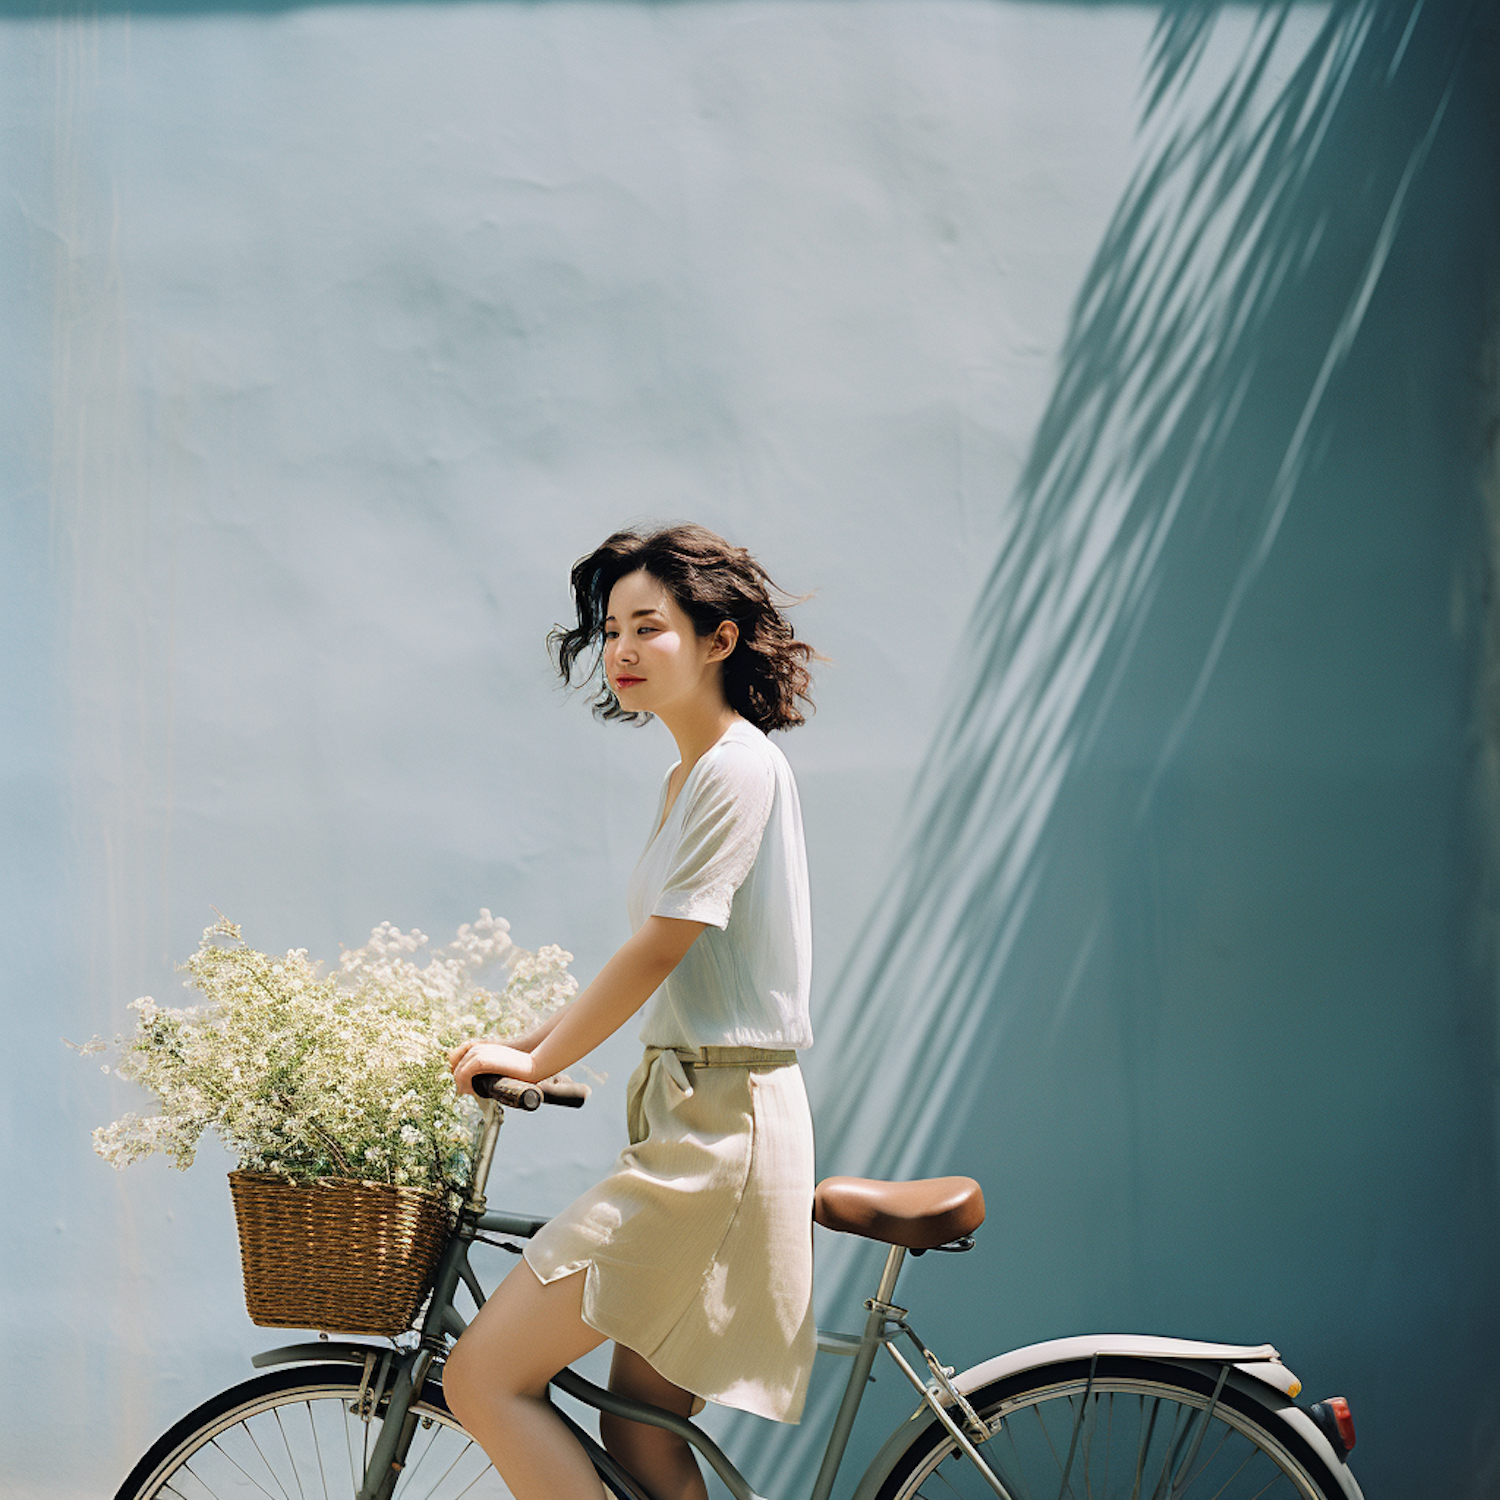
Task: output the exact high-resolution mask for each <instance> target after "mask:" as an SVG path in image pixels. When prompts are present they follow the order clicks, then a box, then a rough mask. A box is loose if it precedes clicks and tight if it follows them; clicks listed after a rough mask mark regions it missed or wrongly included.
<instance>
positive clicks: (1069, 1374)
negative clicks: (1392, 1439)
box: [878, 1356, 1344, 1500]
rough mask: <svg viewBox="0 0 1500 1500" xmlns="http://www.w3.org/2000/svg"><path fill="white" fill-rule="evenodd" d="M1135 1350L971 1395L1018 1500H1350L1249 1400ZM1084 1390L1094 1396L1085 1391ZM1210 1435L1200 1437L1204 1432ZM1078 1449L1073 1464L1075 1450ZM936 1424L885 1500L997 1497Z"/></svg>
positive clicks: (1029, 1373)
mask: <svg viewBox="0 0 1500 1500" xmlns="http://www.w3.org/2000/svg"><path fill="white" fill-rule="evenodd" d="M1213 1391H1214V1381H1213V1380H1211V1379H1208V1378H1207V1377H1205V1376H1201V1375H1199V1374H1198V1373H1197V1372H1195V1371H1193V1370H1188V1369H1183V1368H1182V1367H1180V1366H1176V1365H1169V1364H1165V1363H1162V1362H1160V1361H1157V1360H1147V1359H1136V1358H1130V1357H1127V1356H1111V1357H1107V1358H1100V1359H1099V1360H1098V1362H1097V1364H1095V1365H1094V1367H1093V1370H1092V1381H1091V1380H1090V1362H1089V1361H1088V1360H1079V1361H1073V1362H1069V1363H1067V1364H1061V1365H1050V1366H1046V1367H1044V1368H1042V1369H1038V1370H1026V1371H1023V1372H1022V1373H1020V1374H1018V1375H1013V1376H1010V1377H1008V1378H1007V1379H1005V1380H1000V1381H996V1382H994V1383H993V1384H991V1385H988V1386H984V1387H981V1388H980V1389H979V1390H978V1391H975V1392H972V1393H970V1395H969V1398H968V1399H969V1404H970V1405H971V1406H972V1407H973V1408H974V1410H975V1411H976V1412H977V1414H978V1415H979V1416H980V1418H981V1419H982V1420H983V1421H984V1424H985V1426H986V1427H987V1428H988V1429H989V1433H990V1436H989V1438H988V1440H987V1441H986V1442H985V1443H983V1444H980V1445H978V1446H979V1449H980V1452H981V1453H982V1454H983V1455H984V1457H985V1460H986V1462H988V1463H989V1464H990V1465H991V1467H993V1468H994V1469H995V1471H996V1473H997V1474H998V1475H999V1477H1000V1479H1001V1482H1002V1483H1003V1484H1004V1485H1005V1486H1006V1488H1007V1489H1009V1490H1010V1492H1011V1494H1012V1496H1013V1497H1014V1500H1068V1497H1069V1496H1072V1497H1075V1500H1131V1497H1135V1500H1169V1497H1170V1500H1209V1497H1213V1500H1250V1497H1255V1500H1344V1490H1343V1488H1342V1486H1341V1485H1340V1484H1339V1482H1338V1480H1337V1479H1336V1478H1335V1477H1334V1476H1333V1474H1332V1473H1331V1472H1330V1470H1329V1468H1328V1465H1327V1463H1326V1462H1325V1461H1324V1460H1323V1459H1322V1458H1321V1457H1320V1456H1319V1455H1318V1454H1317V1453H1315V1452H1314V1451H1313V1449H1312V1448H1311V1446H1310V1445H1309V1444H1307V1443H1306V1442H1305V1441H1304V1440H1303V1439H1302V1438H1301V1436H1300V1435H1299V1434H1298V1433H1296V1432H1294V1431H1293V1430H1292V1429H1291V1428H1290V1427H1288V1426H1287V1425H1286V1424H1285V1423H1281V1422H1279V1421H1276V1420H1275V1419H1274V1418H1270V1414H1269V1413H1268V1412H1267V1411H1266V1410H1265V1408H1264V1407H1262V1406H1260V1405H1259V1403H1257V1402H1256V1401H1255V1400H1254V1399H1253V1398H1251V1397H1248V1396H1246V1395H1244V1394H1243V1393H1242V1392H1240V1391H1237V1390H1235V1389H1233V1388H1232V1387H1229V1386H1227V1385H1226V1386H1225V1387H1224V1388H1223V1389H1222V1390H1221V1391H1220V1393H1219V1399H1218V1402H1217V1403H1216V1404H1215V1405H1214V1410H1213V1414H1212V1415H1211V1416H1210V1417H1209V1418H1208V1422H1207V1426H1206V1429H1205V1428H1204V1423H1203V1414H1204V1413H1205V1412H1206V1411H1207V1409H1208V1407H1209V1405H1210V1403H1211V1402H1212V1400H1213ZM1085 1393H1087V1396H1088V1400H1087V1402H1085V1400H1084V1396H1085ZM1200 1429H1204V1430H1203V1434H1202V1438H1201V1440H1200V1439H1199V1436H1198V1434H1199V1430H1200ZM1070 1454H1071V1461H1070V1458H1069V1455H1070ZM993 1497H994V1491H993V1490H992V1489H990V1487H989V1485H988V1484H987V1483H986V1482H985V1480H984V1479H983V1478H982V1477H981V1475H980V1474H979V1472H978V1470H977V1469H976V1468H975V1466H974V1465H973V1463H972V1462H970V1460H969V1459H967V1458H965V1457H964V1455H963V1453H962V1452H961V1450H960V1449H959V1447H958V1444H957V1443H956V1442H954V1440H953V1438H952V1437H951V1436H950V1435H949V1434H948V1432H947V1430H946V1429H945V1428H944V1427H942V1426H941V1424H939V1423H938V1422H937V1420H936V1419H933V1420H932V1421H931V1422H930V1423H929V1424H928V1425H927V1426H925V1427H924V1428H923V1429H922V1430H921V1431H920V1432H918V1433H917V1434H916V1435H915V1436H914V1437H913V1439H912V1441H911V1443H910V1444H909V1445H908V1446H907V1447H906V1448H905V1449H904V1450H903V1451H902V1453H901V1454H900V1455H899V1456H898V1458H897V1459H896V1461H895V1463H894V1464H893V1465H892V1467H891V1470H890V1472H889V1473H888V1474H887V1476H886V1478H885V1481H884V1483H883V1484H882V1486H881V1488H880V1490H879V1491H878V1500H993Z"/></svg>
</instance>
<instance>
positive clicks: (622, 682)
mask: <svg viewBox="0 0 1500 1500" xmlns="http://www.w3.org/2000/svg"><path fill="white" fill-rule="evenodd" d="M645 680H646V679H645V678H644V677H616V678H615V686H616V687H617V688H628V687H634V686H635V685H636V683H638V682H644V681H645Z"/></svg>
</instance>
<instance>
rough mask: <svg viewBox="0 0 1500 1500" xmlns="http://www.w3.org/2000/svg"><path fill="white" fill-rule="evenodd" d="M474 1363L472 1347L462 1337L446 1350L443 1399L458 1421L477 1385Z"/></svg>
mask: <svg viewBox="0 0 1500 1500" xmlns="http://www.w3.org/2000/svg"><path fill="white" fill-rule="evenodd" d="M476 1363H477V1361H476V1359H475V1356H474V1353H473V1350H472V1347H471V1346H467V1345H466V1342H465V1340H464V1339H460V1340H459V1341H458V1343H457V1344H455V1345H454V1346H453V1348H452V1349H450V1350H449V1351H448V1358H447V1359H446V1360H445V1361H444V1363H443V1399H444V1400H445V1401H446V1402H447V1403H448V1410H449V1411H451V1412H452V1413H453V1415H454V1416H455V1417H457V1418H458V1419H459V1421H460V1422H462V1421H463V1420H464V1414H465V1413H466V1412H467V1411H468V1410H469V1409H470V1399H471V1397H472V1396H473V1395H474V1394H475V1392H476V1390H477V1387H478V1371H477V1370H476V1369H475V1365H476Z"/></svg>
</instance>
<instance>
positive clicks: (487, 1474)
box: [120, 1367, 612, 1500]
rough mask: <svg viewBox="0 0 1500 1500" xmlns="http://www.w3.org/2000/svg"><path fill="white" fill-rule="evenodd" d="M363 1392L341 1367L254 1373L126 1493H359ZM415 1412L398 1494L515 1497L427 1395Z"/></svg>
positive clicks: (199, 1415) (150, 1462) (365, 1445)
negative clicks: (332, 1371) (358, 1406)
mask: <svg viewBox="0 0 1500 1500" xmlns="http://www.w3.org/2000/svg"><path fill="white" fill-rule="evenodd" d="M427 1389H428V1390H429V1391H434V1389H435V1388H434V1387H431V1386H429V1387H428V1388H427ZM357 1394H358V1388H357V1386H356V1385H355V1384H354V1382H353V1381H352V1380H350V1379H349V1378H348V1377H347V1376H346V1375H345V1374H344V1373H343V1371H342V1367H340V1373H339V1376H338V1377H336V1378H330V1377H328V1376H325V1375H322V1374H321V1373H320V1372H319V1371H317V1370H313V1371H309V1370H306V1369H293V1370H286V1371H277V1372H275V1373H273V1374H270V1375H262V1376H257V1377H255V1378H254V1379H252V1380H249V1381H246V1382H245V1383H244V1384H243V1385H242V1386H237V1387H235V1388H234V1389H233V1390H231V1391H227V1392H225V1393H224V1395H223V1396H221V1397H216V1398H213V1400H211V1401H209V1402H205V1403H204V1405H203V1406H202V1407H200V1408H199V1411H198V1412H196V1413H194V1414H193V1415H192V1416H191V1417H190V1418H188V1419H187V1420H186V1421H185V1422H184V1423H182V1424H179V1427H178V1428H177V1429H174V1430H173V1432H171V1433H168V1434H167V1435H166V1436H165V1437H163V1438H162V1439H161V1441H160V1442H159V1443H158V1444H157V1445H156V1447H155V1448H154V1449H153V1450H152V1452H151V1453H150V1454H148V1455H147V1456H146V1457H145V1458H144V1459H142V1461H141V1463H140V1464H138V1465H137V1467H136V1473H135V1474H134V1475H133V1476H132V1480H131V1481H127V1484H126V1487H124V1488H122V1490H121V1491H120V1497H121V1500H353V1497H354V1495H355V1494H356V1492H357V1491H358V1490H359V1488H360V1487H361V1484H362V1482H363V1474H362V1472H359V1471H358V1470H357V1466H358V1464H359V1462H360V1460H361V1455H362V1454H368V1453H370V1452H371V1451H372V1450H373V1448H374V1442H375V1434H374V1433H372V1432H370V1431H369V1430H368V1427H367V1424H366V1423H365V1421H364V1419H363V1417H362V1416H360V1415H358V1414H357V1413H356V1411H355V1409H354V1401H355V1397H356V1396H357ZM293 1407H295V1408H297V1411H296V1412H295V1413H294V1412H293V1411H291V1410H290V1408H293ZM411 1413H412V1416H413V1417H414V1418H415V1419H416V1423H417V1425H416V1426H415V1427H414V1430H413V1433H412V1440H411V1442H410V1443H409V1446H408V1448H407V1450H406V1451H405V1452H404V1453H403V1454H401V1459H402V1465H403V1467H402V1470H401V1474H400V1478H399V1483H398V1485H397V1487H396V1491H395V1493H396V1495H397V1496H398V1497H400V1500H460V1497H462V1500H509V1497H510V1491H509V1490H508V1489H506V1488H505V1486H504V1484H503V1482H502V1481H501V1479H500V1476H499V1475H498V1474H497V1473H496V1472H495V1470H494V1468H493V1467H492V1466H491V1465H490V1463H489V1461H488V1459H487V1458H485V1456H484V1453H483V1451H482V1450H481V1449H480V1448H479V1447H478V1446H477V1445H476V1444H475V1442H474V1440H473V1439H472V1438H471V1437H470V1436H469V1434H468V1433H466V1432H465V1431H464V1430H463V1428H462V1427H460V1426H459V1424H458V1422H457V1421H456V1420H455V1419H454V1418H453V1417H452V1416H451V1415H450V1414H449V1413H448V1412H447V1411H446V1410H445V1409H444V1408H443V1407H442V1406H441V1405H439V1404H437V1403H436V1402H435V1401H433V1400H432V1399H431V1398H430V1397H427V1396H426V1393H423V1395H422V1396H419V1397H418V1398H417V1399H415V1400H414V1401H413V1403H412V1406H411ZM194 1423H197V1425H196V1426H195V1425H193V1424H194ZM355 1423H358V1425H359V1427H360V1429H361V1431H360V1433H359V1434H358V1436H356V1434H355V1433H354V1431H353V1425H354V1424H355ZM378 1423H379V1419H378V1418H377V1419H376V1427H377V1431H378ZM340 1428H342V1430H343V1439H342V1443H343V1448H344V1457H345V1459H346V1460H347V1461H348V1465H349V1467H348V1469H347V1471H344V1472H345V1475H346V1477H341V1473H340V1461H339V1459H338V1456H337V1455H338V1449H339V1445H340V1437H339V1431H338V1429H340ZM132 1484H133V1485H134V1487H132ZM346 1486H347V1488H346ZM611 1493H612V1492H611Z"/></svg>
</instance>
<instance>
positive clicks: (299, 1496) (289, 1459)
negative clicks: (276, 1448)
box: [271, 1409, 307, 1500]
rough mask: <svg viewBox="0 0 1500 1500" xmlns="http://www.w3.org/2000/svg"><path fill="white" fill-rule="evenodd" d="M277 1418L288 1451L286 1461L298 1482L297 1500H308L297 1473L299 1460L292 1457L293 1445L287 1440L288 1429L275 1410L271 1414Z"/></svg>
mask: <svg viewBox="0 0 1500 1500" xmlns="http://www.w3.org/2000/svg"><path fill="white" fill-rule="evenodd" d="M271 1415H272V1416H274V1417H275V1418H276V1430H277V1431H278V1432H279V1433H280V1434H281V1446H282V1447H283V1448H285V1449H286V1461H287V1463H288V1464H289V1465H290V1467H291V1471H292V1478H293V1479H295V1480H296V1481H297V1500H307V1495H306V1494H305V1493H304V1492H303V1489H302V1477H301V1475H299V1474H298V1473H297V1460H296V1459H295V1458H293V1457H292V1445H291V1444H290V1443H289V1442H287V1440H286V1428H285V1427H283V1426H282V1425H281V1412H280V1410H279V1409H275V1410H273V1411H272V1413H271Z"/></svg>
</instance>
